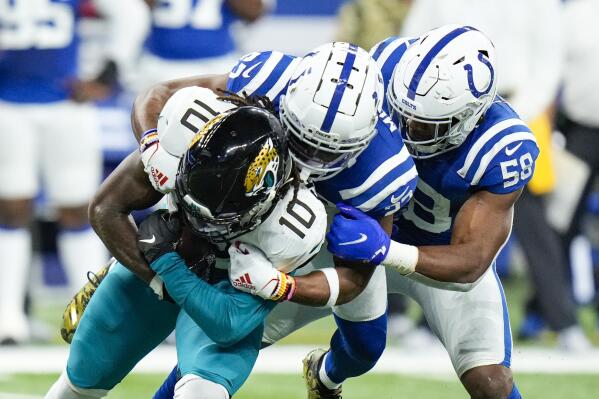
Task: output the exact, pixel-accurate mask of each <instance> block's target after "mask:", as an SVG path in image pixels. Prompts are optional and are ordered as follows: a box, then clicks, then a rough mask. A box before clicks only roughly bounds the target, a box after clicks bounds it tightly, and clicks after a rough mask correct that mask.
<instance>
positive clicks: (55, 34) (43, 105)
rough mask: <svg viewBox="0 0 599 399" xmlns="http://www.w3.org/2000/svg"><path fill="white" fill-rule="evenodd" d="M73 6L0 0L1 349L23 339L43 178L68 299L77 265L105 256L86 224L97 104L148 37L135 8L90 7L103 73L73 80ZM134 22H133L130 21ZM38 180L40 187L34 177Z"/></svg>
mask: <svg viewBox="0 0 599 399" xmlns="http://www.w3.org/2000/svg"><path fill="white" fill-rule="evenodd" d="M80 3H81V1H80V0H60V1H57V0H36V1H28V0H0V115H2V117H1V118H0V131H1V132H2V146H0V180H1V181H2V184H1V185H0V264H2V265H11V267H10V268H7V267H1V268H0V344H2V343H15V342H16V343H19V342H23V341H27V340H28V338H29V328H28V324H27V319H26V316H25V314H24V311H23V308H24V307H23V302H24V298H25V289H26V281H27V276H28V270H29V264H30V262H31V234H30V232H29V228H28V225H29V223H30V219H31V217H32V200H33V198H35V197H36V195H37V194H38V191H39V187H40V180H41V181H42V182H43V183H44V189H45V194H46V197H47V198H48V200H49V201H48V202H49V204H50V205H51V206H54V207H56V210H57V216H58V218H57V219H58V224H59V226H60V234H59V235H58V240H57V244H58V249H59V254H60V256H61V260H62V263H63V265H64V266H65V269H66V273H67V276H68V279H69V282H70V286H71V287H72V288H73V291H75V290H76V289H78V287H79V286H80V285H81V284H82V283H83V281H85V271H84V270H82V268H81V266H82V265H83V264H99V263H101V262H102V261H105V260H106V256H107V254H106V251H105V249H104V247H103V246H102V243H101V242H99V240H98V239H97V237H96V235H95V234H94V232H93V230H92V229H91V228H90V226H89V223H88V220H87V203H88V201H89V199H90V198H91V197H92V196H93V193H94V191H95V190H96V189H97V187H98V185H99V184H100V178H101V167H102V157H101V155H102V153H101V145H100V132H99V131H98V127H99V123H98V120H97V115H96V113H95V110H94V108H93V106H92V105H90V104H89V103H85V102H84V101H88V100H94V99H95V98H96V97H101V96H102V95H105V94H106V93H108V92H110V90H111V89H113V85H116V83H117V81H118V79H117V77H118V74H117V72H118V71H119V70H122V69H123V66H124V65H127V64H128V63H129V62H130V59H131V58H132V57H133V56H134V55H135V53H136V51H135V50H137V49H138V48H139V47H140V45H141V43H142V42H143V39H144V37H145V35H146V33H147V28H148V25H149V13H148V12H147V9H146V6H145V4H143V1H142V0H131V1H126V2H121V1H118V0H94V1H93V4H94V6H95V7H96V9H97V11H98V12H99V14H101V15H102V16H104V17H105V18H106V19H107V21H108V22H109V25H108V26H109V29H108V32H107V33H108V39H109V41H108V43H107V45H106V46H105V49H106V54H104V55H105V60H106V62H105V66H104V68H103V69H102V72H101V73H99V74H98V75H97V76H96V77H95V79H90V80H82V77H81V76H79V75H78V72H79V70H78V53H79V52H78V48H79V36H78V34H77V27H78V22H79V7H80ZM131 16H135V17H134V18H131ZM40 176H41V179H40Z"/></svg>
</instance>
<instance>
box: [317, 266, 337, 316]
mask: <svg viewBox="0 0 599 399" xmlns="http://www.w3.org/2000/svg"><path fill="white" fill-rule="evenodd" d="M320 271H321V272H323V273H324V276H325V277H326V278H327V282H328V283H329V293H330V294H329V300H328V301H327V303H326V305H324V306H325V307H327V308H332V307H333V306H335V304H336V303H337V298H338V297H339V275H338V274H337V270H335V268H334V267H327V268H324V269H320Z"/></svg>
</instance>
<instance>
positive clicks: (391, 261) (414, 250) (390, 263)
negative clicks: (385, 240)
mask: <svg viewBox="0 0 599 399" xmlns="http://www.w3.org/2000/svg"><path fill="white" fill-rule="evenodd" d="M417 263H418V247H415V246H413V245H406V244H400V243H398V242H397V241H393V240H391V243H390V244H389V252H387V256H386V257H385V259H383V262H382V264H383V266H387V267H392V268H395V269H397V271H398V272H399V273H400V274H403V275H404V276H406V275H408V274H412V273H414V271H416V264H417Z"/></svg>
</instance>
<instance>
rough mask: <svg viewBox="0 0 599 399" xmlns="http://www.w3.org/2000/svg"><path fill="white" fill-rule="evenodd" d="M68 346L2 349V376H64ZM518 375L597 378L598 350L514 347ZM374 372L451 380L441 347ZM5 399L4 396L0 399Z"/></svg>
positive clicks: (169, 349) (165, 363) (274, 362)
mask: <svg viewBox="0 0 599 399" xmlns="http://www.w3.org/2000/svg"><path fill="white" fill-rule="evenodd" d="M310 349H312V347H310V346H292V345H289V346H283V345H282V346H278V347H277V346H274V347H272V348H268V349H265V350H263V351H262V352H261V354H260V357H259V358H258V361H257V363H256V367H255V368H254V371H255V372H259V373H279V374H290V373H300V372H301V360H302V359H303V357H304V356H305V354H306V353H307V352H308V351H309V350H310ZM67 356H68V347H67V346H27V347H17V348H1V349H0V375H2V374H15V373H60V372H61V371H62V370H63V368H64V366H65V364H66V360H67ZM176 359H177V354H176V352H175V347H174V346H166V345H163V346H160V347H158V348H157V349H156V350H154V351H153V352H152V353H151V354H150V355H148V356H146V357H145V358H144V359H143V360H142V361H141V362H139V364H138V365H137V366H136V367H135V369H134V372H138V373H167V372H169V371H170V370H171V368H172V367H173V366H174V365H175V363H176ZM512 364H513V368H514V371H516V372H522V373H554V374H555V373H560V374H573V373H579V374H581V373H585V374H599V348H598V349H592V350H590V351H587V352H585V353H582V354H571V353H566V352H563V351H559V350H554V349H541V348H514V351H513V356H512ZM373 372H375V373H398V374H411V375H423V376H425V375H436V376H453V375H454V371H453V367H452V365H451V362H450V361H449V357H448V356H447V354H446V353H445V351H444V350H443V349H442V348H440V349H439V348H437V349H430V350H426V349H425V350H418V351H415V350H407V349H404V348H401V347H390V348H388V349H387V350H386V351H385V353H384V354H383V356H382V357H381V359H380V360H379V362H378V364H377V365H376V367H375V368H374V370H373ZM0 398H2V396H0Z"/></svg>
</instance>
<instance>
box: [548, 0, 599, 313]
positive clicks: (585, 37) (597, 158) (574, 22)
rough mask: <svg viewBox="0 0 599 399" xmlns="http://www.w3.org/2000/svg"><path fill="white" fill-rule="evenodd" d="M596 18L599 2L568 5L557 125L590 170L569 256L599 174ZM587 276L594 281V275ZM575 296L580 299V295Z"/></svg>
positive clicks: (567, 240) (578, 0) (574, 0)
mask: <svg viewBox="0 0 599 399" xmlns="http://www.w3.org/2000/svg"><path fill="white" fill-rule="evenodd" d="M596 15H599V1H597V0H569V1H567V2H565V4H564V20H563V24H564V29H563V33H564V37H567V38H568V40H567V41H565V43H564V65H563V89H562V94H561V96H560V101H559V107H558V115H557V118H556V124H557V127H558V128H559V130H560V131H561V132H562V133H563V134H564V135H565V137H566V150H568V151H570V152H571V153H572V154H574V155H575V156H577V157H578V158H579V159H581V160H582V161H584V163H585V164H586V165H588V168H589V171H590V174H589V176H588V177H587V179H586V181H585V185H584V188H583V190H582V192H581V193H580V194H579V196H578V197H577V198H576V199H575V203H576V207H575V210H574V212H573V216H572V219H571V220H570V223H569V226H568V228H567V230H566V231H565V237H564V240H563V241H564V253H565V254H568V253H569V250H570V248H571V244H572V241H573V240H574V239H575V237H578V236H579V235H580V234H581V233H582V230H583V224H584V222H585V216H587V215H586V208H587V198H588V194H590V193H591V192H592V191H593V187H594V183H595V180H596V178H597V175H598V174H599V151H598V150H597V149H598V148H599V113H598V112H597V111H598V110H599V90H598V89H599V76H598V75H597V73H596V71H597V70H598V68H599V55H598V53H597V49H596V48H597V41H596V40H594V38H596V37H599V25H597V23H596V21H595V18H594V16H596ZM587 257H588V255H587ZM572 262H573V263H574V259H572ZM591 262H592V260H591ZM591 267H592V264H591ZM585 277H586V278H590V279H592V276H585ZM595 281H597V276H596V277H595ZM593 288H594V287H593V283H591V287H590V295H589V296H587V297H586V298H580V299H581V302H583V303H584V302H588V301H590V300H592V299H593V295H592V294H593ZM575 297H576V298H577V299H578V297H579V296H578V295H576V292H575Z"/></svg>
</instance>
